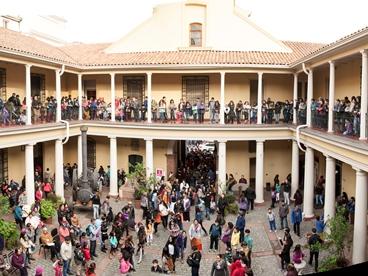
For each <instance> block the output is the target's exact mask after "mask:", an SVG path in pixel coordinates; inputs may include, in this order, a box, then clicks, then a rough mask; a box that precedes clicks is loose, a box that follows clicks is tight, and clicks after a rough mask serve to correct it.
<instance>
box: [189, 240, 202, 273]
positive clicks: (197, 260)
mask: <svg viewBox="0 0 368 276" xmlns="http://www.w3.org/2000/svg"><path fill="white" fill-rule="evenodd" d="M192 250H193V252H192V254H190V255H189V256H188V260H187V263H188V265H189V266H190V267H191V270H192V276H199V267H200V264H201V259H202V254H201V252H200V251H199V250H198V248H197V247H196V246H193V248H192Z"/></svg>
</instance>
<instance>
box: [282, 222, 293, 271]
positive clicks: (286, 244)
mask: <svg viewBox="0 0 368 276" xmlns="http://www.w3.org/2000/svg"><path fill="white" fill-rule="evenodd" d="M279 241H280V243H281V246H282V251H281V253H280V257H281V269H282V270H284V268H286V266H287V265H288V264H289V263H290V249H291V247H292V246H293V240H292V238H291V236H290V229H289V228H285V231H284V238H283V239H281V238H279Z"/></svg>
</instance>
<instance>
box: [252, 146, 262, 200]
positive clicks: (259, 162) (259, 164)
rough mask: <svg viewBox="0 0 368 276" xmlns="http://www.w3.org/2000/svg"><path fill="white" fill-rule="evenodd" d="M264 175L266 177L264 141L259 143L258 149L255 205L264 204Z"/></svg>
mask: <svg viewBox="0 0 368 276" xmlns="http://www.w3.org/2000/svg"><path fill="white" fill-rule="evenodd" d="M263 175H264V140H259V141H257V149H256V199H255V200H254V202H255V203H263V202H264V199H263Z"/></svg>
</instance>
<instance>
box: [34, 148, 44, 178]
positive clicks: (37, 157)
mask: <svg viewBox="0 0 368 276" xmlns="http://www.w3.org/2000/svg"><path fill="white" fill-rule="evenodd" d="M33 164H34V168H35V170H37V171H38V172H39V174H40V175H43V146H42V143H37V144H36V145H34V147H33Z"/></svg>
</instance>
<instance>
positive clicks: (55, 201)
mask: <svg viewBox="0 0 368 276" xmlns="http://www.w3.org/2000/svg"><path fill="white" fill-rule="evenodd" d="M47 200H49V201H51V202H52V204H53V205H54V208H55V209H58V208H59V206H60V204H62V203H63V200H62V199H61V197H60V196H57V195H55V194H54V193H51V194H49V195H48V196H47Z"/></svg>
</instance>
